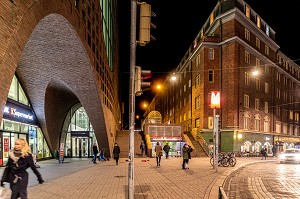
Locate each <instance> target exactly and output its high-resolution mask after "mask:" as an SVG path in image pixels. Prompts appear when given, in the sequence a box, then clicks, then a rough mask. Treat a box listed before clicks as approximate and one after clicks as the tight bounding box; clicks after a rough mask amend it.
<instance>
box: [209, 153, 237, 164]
mask: <svg viewBox="0 0 300 199" xmlns="http://www.w3.org/2000/svg"><path fill="white" fill-rule="evenodd" d="M218 155H219V156H218V166H223V167H228V166H231V167H234V166H235V165H236V158H235V155H234V153H233V152H230V153H219V154H218ZM210 164H211V165H212V166H214V157H211V158H210Z"/></svg>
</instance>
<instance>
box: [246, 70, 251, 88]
mask: <svg viewBox="0 0 300 199" xmlns="http://www.w3.org/2000/svg"><path fill="white" fill-rule="evenodd" d="M249 81H250V78H249V73H247V72H245V84H246V85H249Z"/></svg>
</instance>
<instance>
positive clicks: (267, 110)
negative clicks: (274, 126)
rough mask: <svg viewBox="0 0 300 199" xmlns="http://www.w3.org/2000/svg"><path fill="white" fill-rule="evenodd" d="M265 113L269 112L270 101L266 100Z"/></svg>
mask: <svg viewBox="0 0 300 199" xmlns="http://www.w3.org/2000/svg"><path fill="white" fill-rule="evenodd" d="M264 111H265V113H268V112H269V103H268V102H265V108H264Z"/></svg>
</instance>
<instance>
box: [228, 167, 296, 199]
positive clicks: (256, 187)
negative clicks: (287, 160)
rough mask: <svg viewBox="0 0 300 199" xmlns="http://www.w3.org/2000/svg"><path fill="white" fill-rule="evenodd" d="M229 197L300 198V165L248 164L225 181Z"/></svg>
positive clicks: (249, 198) (248, 198)
mask: <svg viewBox="0 0 300 199" xmlns="http://www.w3.org/2000/svg"><path fill="white" fill-rule="evenodd" d="M224 190H225V192H226V195H227V196H228V198H247V199H251V198H264V199H266V198H275V199H277V198H278V199H282V198H291V199H292V198H295V199H299V198H300V165H299V164H280V163H279V162H277V161H275V162H266V163H257V164H253V165H247V166H246V167H244V168H242V169H240V170H238V171H236V172H234V173H232V174H231V175H230V176H229V177H228V178H227V179H226V182H225V186H224Z"/></svg>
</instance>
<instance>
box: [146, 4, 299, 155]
mask: <svg viewBox="0 0 300 199" xmlns="http://www.w3.org/2000/svg"><path fill="white" fill-rule="evenodd" d="M173 72H174V74H173V75H175V76H176V77H177V80H176V81H174V82H172V81H170V79H171V76H170V78H169V79H167V80H166V81H165V86H164V88H166V89H164V91H163V92H161V93H159V94H158V95H157V96H156V97H155V98H154V99H153V101H152V102H151V104H150V105H149V108H148V110H147V111H146V113H145V115H147V114H148V113H149V112H150V111H152V110H156V111H159V112H160V113H161V115H162V120H163V122H165V123H180V124H182V125H183V127H184V131H185V132H196V134H197V136H198V137H202V138H204V139H205V141H206V142H207V144H212V142H213V110H212V109H211V108H210V97H211V96H210V95H211V92H212V91H220V93H221V108H220V109H217V110H216V113H217V114H218V115H220V120H221V122H220V147H219V149H220V150H221V151H236V152H238V151H242V152H250V153H257V152H259V151H260V149H261V148H262V147H263V146H266V147H267V149H268V152H269V153H272V148H273V146H275V147H276V148H277V150H279V151H281V150H284V149H285V148H290V147H295V146H296V144H297V142H299V135H300V133H299V103H298V102H299V95H297V94H296V92H294V91H295V90H298V89H299V86H300V82H299V80H300V68H299V66H298V65H297V64H296V63H294V62H293V61H292V60H290V59H289V58H288V57H287V56H286V55H285V54H284V53H283V52H281V51H280V46H279V44H277V43H276V40H275V31H274V30H273V29H272V28H271V27H270V26H269V25H268V24H267V22H266V21H264V20H263V19H262V18H261V17H260V16H259V14H258V13H256V12H255V11H254V10H253V9H252V8H251V6H250V5H248V4H246V3H245V2H244V1H242V0H229V1H228V0H227V1H219V2H218V4H217V5H216V6H215V8H214V9H213V11H212V12H211V14H210V16H209V17H208V19H207V20H206V22H205V24H204V25H203V26H202V28H201V30H200V31H199V34H198V35H197V36H196V38H195V39H194V42H193V43H192V44H191V46H190V47H189V49H188V50H187V52H186V54H185V55H184V56H183V58H182V60H181V62H180V63H179V64H178V66H177V68H176V69H175V70H174V71H173ZM254 72H258V74H257V73H254Z"/></svg>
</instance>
